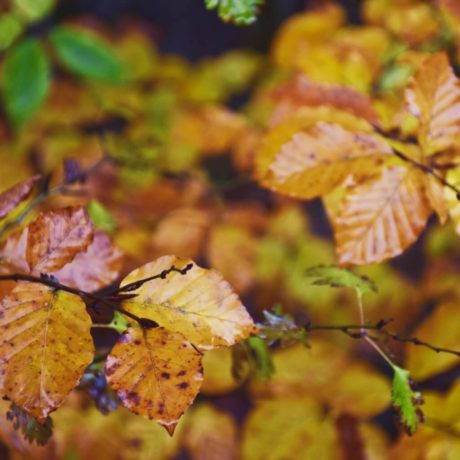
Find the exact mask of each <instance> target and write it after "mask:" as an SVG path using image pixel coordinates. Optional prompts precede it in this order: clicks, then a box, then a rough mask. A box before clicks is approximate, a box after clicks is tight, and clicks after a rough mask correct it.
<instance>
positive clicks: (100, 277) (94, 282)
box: [54, 231, 123, 292]
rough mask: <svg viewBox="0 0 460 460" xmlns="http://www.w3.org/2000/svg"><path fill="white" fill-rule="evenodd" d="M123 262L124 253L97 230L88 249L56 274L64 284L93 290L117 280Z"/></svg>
mask: <svg viewBox="0 0 460 460" xmlns="http://www.w3.org/2000/svg"><path fill="white" fill-rule="evenodd" d="M122 263H123V253H122V252H121V251H120V250H119V249H117V248H116V247H115V246H113V244H112V242H111V241H110V238H109V237H108V236H107V235H106V234H105V233H102V232H99V231H96V232H95V233H94V239H93V241H92V243H91V244H90V245H89V246H88V248H87V249H86V251H85V252H80V253H78V254H77V255H76V256H75V258H74V259H73V260H72V262H70V263H68V264H67V265H65V266H64V267H63V268H61V269H60V270H59V271H57V272H55V273H54V276H55V277H56V278H57V279H58V280H59V282H60V283H62V284H65V285H67V286H70V287H75V288H77V289H80V290H82V291H86V292H93V291H97V290H98V289H100V288H102V287H104V286H107V285H109V284H110V283H112V282H113V281H115V280H116V279H117V277H118V275H119V274H120V270H121V267H122Z"/></svg>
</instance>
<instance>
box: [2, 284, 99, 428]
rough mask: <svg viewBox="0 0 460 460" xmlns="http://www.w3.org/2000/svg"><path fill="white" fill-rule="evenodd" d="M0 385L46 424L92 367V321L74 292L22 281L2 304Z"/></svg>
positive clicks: (10, 397)
mask: <svg viewBox="0 0 460 460" xmlns="http://www.w3.org/2000/svg"><path fill="white" fill-rule="evenodd" d="M0 312H1V318H0V332H1V336H2V343H1V344H0V357H1V361H0V368H1V374H2V376H1V380H0V384H1V385H0V386H1V388H2V390H3V392H4V394H6V395H7V396H8V397H9V399H10V400H11V401H13V402H15V403H16V404H17V405H18V406H20V407H22V408H23V409H25V410H26V411H27V412H29V413H30V414H31V415H33V416H34V417H36V418H37V419H38V420H39V421H40V422H43V421H44V420H45V419H46V417H47V416H48V414H49V413H50V412H52V411H53V410H55V409H56V408H57V407H59V406H60V405H61V404H62V402H63V401H64V399H65V397H66V396H67V395H68V393H70V391H71V390H72V389H73V388H74V387H75V386H76V385H77V384H78V382H79V380H80V378H81V376H82V375H83V372H84V370H85V368H86V367H87V366H88V365H89V364H90V363H91V361H92V360H93V355H94V345H93V341H92V338H91V334H90V327H91V318H90V317H89V315H88V313H87V312H86V308H85V304H84V302H83V301H82V300H81V299H80V297H77V296H75V295H73V294H68V293H66V292H62V291H57V292H56V291H53V290H52V289H50V288H49V287H47V286H43V285H40V284H34V283H27V282H20V283H18V285H17V287H16V288H15V289H14V290H13V291H12V292H11V294H10V295H8V296H7V297H5V298H4V299H3V300H2V302H1V303H0Z"/></svg>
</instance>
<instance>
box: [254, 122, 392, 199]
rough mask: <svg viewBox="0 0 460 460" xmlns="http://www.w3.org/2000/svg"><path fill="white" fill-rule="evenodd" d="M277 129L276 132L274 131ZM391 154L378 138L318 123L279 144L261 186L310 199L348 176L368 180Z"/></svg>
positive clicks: (332, 187)
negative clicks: (363, 177)
mask: <svg viewBox="0 0 460 460" xmlns="http://www.w3.org/2000/svg"><path fill="white" fill-rule="evenodd" d="M275 129H276V128H275ZM391 153H392V151H391V148H390V147H389V145H388V144H386V143H385V142H384V141H383V140H381V139H380V138H379V137H378V136H376V135H373V134H371V133H366V132H360V131H358V132H355V131H350V130H348V129H345V128H343V127H342V126H341V125H339V124H330V123H324V122H318V123H317V124H316V125H314V126H313V127H311V128H310V129H308V130H307V131H299V132H296V133H294V134H293V135H292V137H291V138H290V139H286V140H285V141H284V142H282V143H280V144H278V151H277V153H276V155H275V157H274V159H273V161H272V162H271V164H270V165H269V167H268V171H267V172H266V174H265V175H264V176H263V177H262V178H261V179H262V184H263V185H265V186H267V187H269V188H271V189H273V190H275V191H277V192H281V193H284V194H287V195H289V196H294V197H297V198H303V199H311V198H315V197H317V196H321V195H324V194H326V193H328V192H329V191H331V190H332V189H334V188H335V187H337V186H338V185H339V184H340V183H342V182H343V181H344V180H345V179H346V178H347V177H348V176H351V175H358V176H362V175H364V176H367V175H369V174H370V173H371V172H373V171H375V169H376V168H377V167H378V166H379V165H380V164H381V163H382V162H383V161H384V157H385V156H388V155H390V154H391Z"/></svg>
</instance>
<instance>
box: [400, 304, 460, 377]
mask: <svg viewBox="0 0 460 460" xmlns="http://www.w3.org/2000/svg"><path fill="white" fill-rule="evenodd" d="M459 321H460V309H459V308H458V301H450V302H446V303H443V304H441V305H437V306H436V308H435V310H434V312H433V313H432V314H431V315H430V316H429V317H428V318H427V319H426V320H425V321H424V322H423V323H422V324H421V325H420V327H418V328H417V329H416V330H415V331H414V333H413V335H414V336H416V337H417V338H419V339H420V340H425V341H426V342H428V343H432V344H434V345H436V346H438V347H444V348H450V349H454V350H459V349H460V334H459V333H458V324H459ZM457 363H458V357H457V356H454V355H450V354H447V353H434V352H433V351H432V350H429V349H427V348H425V347H414V346H408V347H407V368H408V369H409V371H410V373H411V376H412V377H413V378H414V379H417V380H423V379H426V378H429V377H431V376H433V375H436V374H438V373H440V372H443V371H445V370H447V369H449V368H450V367H451V366H454V365H455V364H457Z"/></svg>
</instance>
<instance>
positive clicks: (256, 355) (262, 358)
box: [247, 336, 275, 380]
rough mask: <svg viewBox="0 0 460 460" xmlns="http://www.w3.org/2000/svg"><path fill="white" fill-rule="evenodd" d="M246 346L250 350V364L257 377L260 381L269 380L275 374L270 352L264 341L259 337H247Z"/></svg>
mask: <svg viewBox="0 0 460 460" xmlns="http://www.w3.org/2000/svg"><path fill="white" fill-rule="evenodd" d="M247 344H248V347H249V350H250V353H251V355H250V363H252V367H253V368H254V369H255V371H256V374H257V376H258V377H259V378H260V379H262V380H269V379H270V377H271V376H272V375H273V373H274V372H275V368H274V366H273V362H272V358H271V356H270V350H269V349H268V347H267V345H266V343H265V341H264V340H263V339H261V338H260V337H257V336H253V337H249V339H248V340H247Z"/></svg>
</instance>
